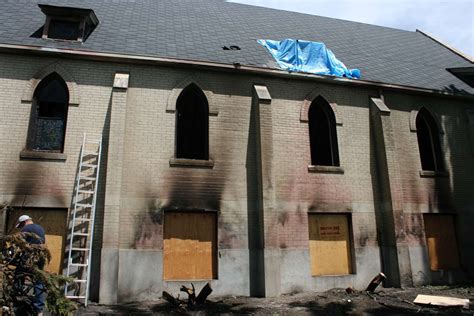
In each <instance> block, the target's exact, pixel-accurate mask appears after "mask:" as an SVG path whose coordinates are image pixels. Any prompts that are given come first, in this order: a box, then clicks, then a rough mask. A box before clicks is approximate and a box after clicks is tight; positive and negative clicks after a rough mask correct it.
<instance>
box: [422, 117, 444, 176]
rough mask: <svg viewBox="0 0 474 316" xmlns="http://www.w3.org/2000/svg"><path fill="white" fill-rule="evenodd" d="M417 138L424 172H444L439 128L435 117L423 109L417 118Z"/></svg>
mask: <svg viewBox="0 0 474 316" xmlns="http://www.w3.org/2000/svg"><path fill="white" fill-rule="evenodd" d="M416 136H417V137H418V148H419V150H420V159H421V167H422V169H423V170H432V171H442V170H444V164H443V156H442V154H441V145H440V141H439V131H438V126H437V125H436V121H435V119H434V117H433V116H432V115H431V114H430V112H428V111H427V110H426V109H425V108H421V110H420V111H419V112H418V115H417V117H416Z"/></svg>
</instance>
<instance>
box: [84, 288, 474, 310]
mask: <svg viewBox="0 0 474 316" xmlns="http://www.w3.org/2000/svg"><path fill="white" fill-rule="evenodd" d="M173 294H174V295H176V294H177V293H173ZM418 294H428V295H440V296H450V297H457V298H468V299H469V300H470V303H471V305H470V308H469V309H463V308H460V307H456V308H454V307H452V308H441V307H435V306H422V305H416V304H414V303H413V300H414V299H415V297H416V296H417V295H418ZM186 297H187V296H186V294H184V293H181V298H182V299H183V298H186ZM78 314H79V315H84V316H85V315H169V314H172V315H178V314H179V315H183V314H189V315H221V314H224V315H226V314H227V315H229V314H237V315H415V314H416V315H474V286H473V285H469V286H426V287H418V288H406V289H397V288H380V289H378V291H376V293H375V294H367V293H365V292H357V293H352V294H348V293H346V291H345V289H332V290H329V291H326V292H320V293H299V294H294V295H284V296H281V297H279V298H252V297H232V296H229V297H213V296H212V294H211V296H209V299H208V301H207V302H206V304H205V305H204V306H201V307H199V308H197V309H195V310H193V311H187V312H183V311H179V310H177V308H176V307H175V306H173V305H171V304H169V303H168V302H166V301H164V300H161V299H160V300H157V301H150V302H142V303H129V304H123V305H117V306H104V305H94V304H92V305H89V306H88V307H87V308H86V309H84V308H81V309H80V310H79V311H78Z"/></svg>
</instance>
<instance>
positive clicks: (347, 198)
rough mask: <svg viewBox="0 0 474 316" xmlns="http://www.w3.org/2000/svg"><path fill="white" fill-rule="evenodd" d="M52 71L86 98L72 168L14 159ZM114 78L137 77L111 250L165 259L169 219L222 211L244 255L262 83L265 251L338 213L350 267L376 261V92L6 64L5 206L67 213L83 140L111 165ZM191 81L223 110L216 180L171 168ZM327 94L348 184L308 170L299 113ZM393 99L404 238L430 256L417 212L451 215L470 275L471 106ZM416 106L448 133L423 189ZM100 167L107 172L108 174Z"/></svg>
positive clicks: (208, 75)
mask: <svg viewBox="0 0 474 316" xmlns="http://www.w3.org/2000/svg"><path fill="white" fill-rule="evenodd" d="M55 64H60V65H61V67H62V68H63V69H66V70H67V71H68V72H69V74H70V77H71V78H73V79H74V81H75V83H76V84H77V94H78V96H79V99H80V102H79V105H77V106H70V107H69V112H68V125H67V132H66V138H65V150H64V153H65V154H66V155H67V159H66V161H43V160H39V161H32V160H21V159H19V154H20V152H21V150H22V149H23V148H24V146H25V142H26V133H27V130H28V122H29V117H30V111H31V103H28V102H22V95H23V94H24V93H25V89H26V87H27V86H28V82H29V81H30V79H31V78H33V77H34V76H35V74H36V73H38V72H40V71H41V69H43V68H45V67H48V66H49V67H50V68H51V67H53V66H51V65H55ZM47 69H48V68H47ZM117 71H126V72H129V73H130V85H129V89H128V91H127V95H126V108H125V114H124V115H125V116H124V124H125V133H124V136H123V139H122V140H121V141H122V142H123V146H124V150H123V157H115V158H114V159H118V161H120V163H121V165H122V167H121V168H120V169H121V170H122V179H121V185H120V187H119V188H118V190H119V191H120V207H119V208H117V210H116V211H115V213H111V216H112V215H113V214H115V216H112V217H113V218H109V220H113V221H117V220H118V221H119V224H118V225H119V232H118V235H119V236H118V244H117V246H114V247H118V248H120V249H141V250H161V249H162V236H163V235H162V230H163V227H162V223H163V213H162V212H163V211H165V210H173V209H202V210H206V211H212V212H217V213H218V229H219V230H218V245H219V249H222V250H224V249H246V248H248V247H249V240H248V236H249V229H253V230H257V229H259V227H260V226H258V225H257V226H252V225H250V226H249V222H248V218H249V216H255V214H256V212H257V208H258V205H257V203H256V202H255V199H256V198H257V197H256V191H257V185H258V181H257V180H256V178H257V171H256V170H257V169H256V165H255V164H256V156H255V155H256V152H255V151H256V148H255V146H256V143H255V139H254V137H255V130H254V128H255V127H253V126H252V124H251V115H253V114H252V112H251V104H252V86H253V83H254V82H259V83H263V84H265V85H266V86H267V87H268V90H269V92H270V94H271V95H272V99H273V100H272V103H271V105H269V106H271V107H272V122H271V124H272V126H271V129H266V130H271V131H272V136H273V153H272V161H273V163H272V165H271V170H272V172H273V176H274V178H275V187H274V188H273V190H274V192H275V199H276V212H275V213H273V214H271V215H268V214H267V215H266V216H265V218H264V221H265V223H266V224H265V225H264V226H265V227H268V229H271V230H273V233H271V232H270V233H268V232H267V231H266V232H265V233H266V236H269V237H268V238H272V239H273V240H270V239H268V238H267V240H265V243H266V245H272V247H276V248H279V249H282V250H285V251H287V250H291V249H295V250H298V249H299V250H307V248H308V215H307V214H308V212H343V213H349V214H351V221H352V240H353V247H354V248H355V252H354V253H355V256H359V257H360V258H361V260H362V258H365V257H364V256H363V255H361V251H363V249H365V248H366V247H372V248H374V249H376V248H377V245H378V241H377V238H378V237H377V233H378V232H377V225H376V216H375V212H377V211H378V210H379V209H380V205H379V204H378V203H379V201H378V198H379V197H378V195H379V194H380V188H379V184H378V183H377V177H376V176H377V173H378V171H377V169H376V155H375V153H374V150H373V146H372V141H373V135H372V134H371V133H373V130H372V128H371V122H370V113H369V97H370V96H376V95H377V91H375V90H370V89H363V88H355V87H351V86H342V85H330V84H323V83H319V82H311V81H308V80H287V79H277V78H271V77H259V78H257V77H254V76H249V75H243V74H229V73H217V72H216V73H214V72H210V71H197V70H186V69H178V68H168V67H158V66H145V65H124V64H117V63H105V62H94V61H81V60H66V59H55V58H47V57H27V56H15V55H7V54H3V55H2V58H1V59H0V93H1V94H0V111H1V112H2V116H1V117H0V135H1V136H0V148H2V151H1V153H0V199H3V200H8V201H10V202H11V203H13V204H16V205H19V204H21V203H24V202H23V201H26V205H31V206H44V207H69V206H70V204H71V201H72V190H73V186H74V178H75V175H76V168H77V163H78V155H79V150H80V144H81V141H82V134H83V133H84V132H87V133H88V134H91V135H94V136H97V135H100V134H104V145H105V148H104V157H107V155H108V152H107V145H108V144H109V140H111V139H112V138H113V137H118V136H117V135H114V134H110V135H109V132H108V128H109V126H110V117H111V113H112V112H113V111H114V109H113V108H112V101H111V100H112V99H111V97H112V82H113V78H114V74H115V72H117ZM183 82H184V83H186V82H197V83H198V85H201V86H202V88H203V90H204V91H205V93H206V95H207V96H208V98H209V100H208V101H209V104H210V106H212V107H213V109H214V110H215V111H214V112H213V113H211V115H210V117H209V156H210V159H212V160H213V163H214V165H213V167H212V168H197V167H192V168H190V167H179V166H174V167H170V159H171V158H173V157H174V146H175V144H174V139H175V115H176V114H175V113H174V112H173V111H172V110H170V102H172V101H173V100H174V99H173V94H175V93H176V91H179V89H181V88H182V85H183ZM180 87H181V88H180ZM319 94H320V95H322V96H323V97H325V98H326V100H327V101H328V102H329V103H330V104H331V106H332V107H333V108H334V109H335V110H336V111H337V118H338V125H337V138H338V148H339V156H340V161H341V166H340V167H341V168H342V169H343V173H341V172H314V171H309V170H308V165H309V164H310V161H311V159H310V148H309V136H308V132H309V129H308V123H307V122H305V121H302V120H301V111H302V107H303V103H304V100H305V99H307V98H308V97H311V96H312V97H316V96H317V95H319ZM170 100H171V101H170ZM385 100H386V101H385V102H386V104H387V106H388V107H389V108H390V109H391V111H392V113H391V116H390V120H391V122H392V125H393V126H394V127H396V128H395V129H394V135H393V137H394V140H395V146H396V153H397V154H396V157H397V163H398V164H399V166H400V170H401V179H402V188H401V190H402V191H401V192H402V195H401V196H402V201H399V202H401V204H402V205H403V211H404V213H407V214H410V215H407V216H406V217H405V218H404V219H403V221H404V223H403V225H402V226H403V227H406V229H407V230H408V232H405V235H406V236H408V237H406V238H407V240H408V241H409V243H411V244H412V245H423V244H424V235H423V232H422V226H423V224H422V217H421V215H420V214H421V213H423V212H446V211H452V212H455V213H456V214H458V217H457V224H458V234H459V240H460V245H461V246H462V249H461V255H462V256H463V258H464V259H463V260H464V261H463V262H464V265H465V266H466V267H468V266H469V265H470V266H471V267H472V266H474V265H473V264H472V262H473V260H474V258H473V256H472V255H470V254H469V253H473V252H472V251H470V250H469V249H471V250H472V249H473V248H474V245H473V243H472V241H470V239H469V238H468V237H467V236H468V231H469V227H472V225H471V224H472V223H473V222H474V220H473V217H474V216H473V213H474V212H473V199H472V188H473V187H474V176H473V174H474V170H473V168H474V163H473V153H472V148H473V147H472V145H471V144H470V140H469V132H468V121H467V116H466V112H465V109H466V107H470V108H471V109H472V104H469V103H468V102H466V101H462V100H456V99H451V98H435V97H426V96H415V95H407V94H404V93H395V92H386V93H385ZM420 105H424V106H426V107H427V108H428V109H429V110H430V111H432V112H433V113H436V115H438V116H439V119H440V122H441V125H442V126H443V129H444V134H443V135H442V146H443V151H444V153H445V158H446V161H445V162H446V166H447V171H448V172H449V176H448V177H446V178H427V177H420V174H419V169H420V160H419V154H418V145H417V139H416V133H414V132H412V131H410V115H411V111H412V110H413V109H416V108H417V107H419V106H420ZM112 116H113V115H112ZM263 123H264V124H265V122H263ZM106 163H107V160H106V159H104V160H103V164H102V167H105V166H106ZM108 167H109V168H116V167H117V166H108ZM102 170H103V171H102V173H101V180H102V184H101V189H100V192H99V193H100V195H99V201H98V205H99V209H98V214H97V218H98V221H97V228H98V234H97V235H96V236H97V238H96V241H95V246H96V247H97V248H99V247H100V246H101V245H102V242H103V241H102V232H101V229H102V228H103V227H105V228H106V229H107V227H108V226H107V225H108V224H107V223H106V224H105V226H104V219H103V205H104V194H105V183H104V181H106V179H105V174H106V168H103V169H102ZM25 196H26V198H25ZM106 222H107V220H106ZM469 225H471V226H469ZM249 227H250V228H249ZM420 229H421V232H420ZM267 233H268V234H267ZM412 237H413V238H412ZM253 246H255V245H253ZM253 246H252V247H253ZM361 249H362V250H361ZM358 254H359V255H358ZM356 259H357V258H356ZM374 260H378V259H377V258H374ZM356 264H357V265H358V266H361V265H363V262H358V261H357V260H356ZM356 271H357V266H356ZM471 273H472V271H471ZM308 278H310V276H308Z"/></svg>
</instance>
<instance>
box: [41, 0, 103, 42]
mask: <svg viewBox="0 0 474 316" xmlns="http://www.w3.org/2000/svg"><path fill="white" fill-rule="evenodd" d="M38 6H39V7H40V9H41V11H42V12H43V13H44V14H45V15H46V21H45V23H44V27H43V34H42V36H41V37H42V38H43V39H55V40H66V41H77V42H84V41H85V40H86V39H87V37H89V35H90V34H91V33H92V31H93V30H94V29H95V27H96V26H97V25H98V24H99V20H98V19H97V16H96V15H95V13H94V11H93V10H92V9H83V8H73V7H59V6H52V5H46V4H38Z"/></svg>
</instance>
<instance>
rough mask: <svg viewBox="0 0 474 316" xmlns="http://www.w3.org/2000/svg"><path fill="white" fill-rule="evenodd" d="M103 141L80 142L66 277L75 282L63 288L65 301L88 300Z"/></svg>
mask: <svg viewBox="0 0 474 316" xmlns="http://www.w3.org/2000/svg"><path fill="white" fill-rule="evenodd" d="M101 153H102V139H98V140H87V138H86V134H84V138H83V140H82V147H81V155H80V161H79V169H78V172H77V178H76V186H75V197H74V202H73V205H74V208H73V212H72V214H71V215H72V221H70V234H69V250H68V260H67V272H66V275H67V276H68V277H73V278H74V281H72V282H71V283H69V284H66V286H65V289H64V292H65V295H66V297H67V298H70V299H77V300H84V305H86V306H87V301H88V299H89V280H90V271H91V267H90V263H91V257H92V241H93V237H94V218H95V210H96V201H97V187H98V180H99V167H100V157H101Z"/></svg>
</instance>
